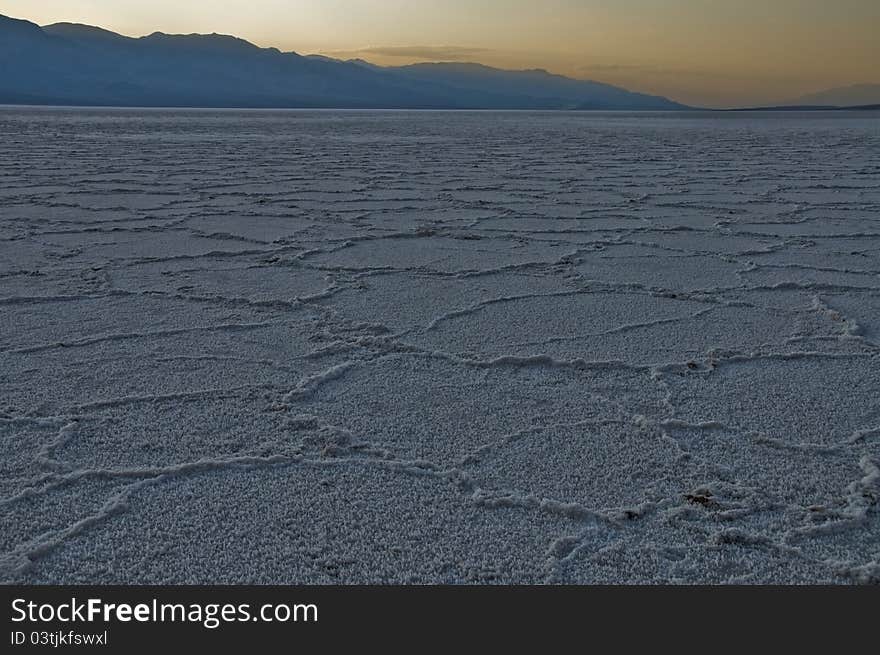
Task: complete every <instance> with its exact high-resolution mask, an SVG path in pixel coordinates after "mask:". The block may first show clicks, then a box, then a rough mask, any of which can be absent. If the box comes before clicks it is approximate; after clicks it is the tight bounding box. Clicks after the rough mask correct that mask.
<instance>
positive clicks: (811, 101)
mask: <svg viewBox="0 0 880 655" xmlns="http://www.w3.org/2000/svg"><path fill="white" fill-rule="evenodd" d="M786 104H797V105H817V106H823V105H824V106H834V107H857V106H868V105H878V104H880V84H855V85H853V86H844V87H838V88H836V89H827V90H825V91H820V92H818V93H811V94H809V95H805V96H802V97H800V98H797V99H796V100H794V101H792V102H791V103H786Z"/></svg>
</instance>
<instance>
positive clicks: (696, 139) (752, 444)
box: [0, 109, 880, 583]
mask: <svg viewBox="0 0 880 655" xmlns="http://www.w3.org/2000/svg"><path fill="white" fill-rule="evenodd" d="M791 120H793V119H786V118H783V117H775V116H774V117H768V116H755V115H724V116H713V117H706V116H701V115H695V114H688V115H686V116H684V115H682V116H676V115H674V114H669V115H665V116H659V115H656V116H654V115H637V116H630V115H623V114H615V115H602V114H579V113H559V114H530V113H499V114H492V113H467V112H464V113H449V114H442V115H440V114H437V113H424V114H421V113H413V114H411V115H409V117H408V119H407V120H405V121H401V120H400V115H399V113H381V112H376V113H369V114H364V113H362V112H354V113H348V112H341V113H334V112H314V113H310V112H272V113H266V114H260V115H256V114H253V113H236V112H223V113H222V115H220V114H210V113H206V114H199V113H196V114H193V113H192V112H148V113H141V112H138V111H136V110H131V111H122V112H119V111H114V112H108V111H101V110H46V111H22V110H15V109H6V110H0V139H2V142H3V144H4V154H5V155H6V156H5V157H4V158H3V159H2V161H0V202H2V206H3V207H4V209H3V211H2V212H0V213H2V215H0V455H2V457H0V517H2V527H3V528H4V529H3V530H0V579H2V580H3V581H6V582H30V583H38V582H41V583H94V582H100V583H112V582H117V583H371V582H399V583H438V582H440V583H543V582H555V583H556V582H558V583H567V582H568V583H636V582H643V583H657V582H671V583H738V582H739V583H761V582H774V583H877V582H878V581H880V546H878V544H880V512H878V500H880V438H878V437H880V404H878V398H880V323H878V316H880V223H878V221H880V213H878V212H880V168H878V167H877V164H876V162H875V160H876V152H877V151H878V150H880V132H878V127H877V126H878V125H880V122H878V121H877V117H876V116H875V115H873V114H864V115H862V114H860V115H859V116H849V115H847V116H844V115H842V114H834V115H833V116H832V115H823V114H811V115H810V116H809V117H801V118H798V119H797V120H796V122H795V123H792V122H789V121H791ZM46 134H69V135H72V136H75V137H76V138H75V142H74V141H73V140H71V139H66V138H55V139H48V140H47V139H45V138H44V135H46ZM230 134H237V135H239V136H238V137H237V138H231V137H230V136H229V135H230ZM132 139H137V142H138V144H139V148H138V149H136V150H135V151H132V149H131V143H132ZM72 143H75V146H76V147H75V148H74V147H72V145H71V144H72ZM422 144H431V147H430V148H428V149H426V148H425V147H424V146H423V145H422ZM753 146H754V147H753ZM169 153H173V158H172V161H173V165H172V164H169ZM792 162H795V163H794V164H793V163H792ZM831 180H834V182H833V183H832V182H830V181H831Z"/></svg>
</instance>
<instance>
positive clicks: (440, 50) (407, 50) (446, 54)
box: [357, 45, 489, 61]
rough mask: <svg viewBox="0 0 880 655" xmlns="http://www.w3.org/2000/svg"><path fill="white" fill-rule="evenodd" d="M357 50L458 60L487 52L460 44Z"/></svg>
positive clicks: (381, 55) (409, 57) (414, 57)
mask: <svg viewBox="0 0 880 655" xmlns="http://www.w3.org/2000/svg"><path fill="white" fill-rule="evenodd" d="M357 52H359V53H361V54H364V55H377V56H380V57H401V58H407V59H431V60H435V61H436V60H458V59H466V58H468V57H474V56H477V55H481V54H484V53H486V52H489V49H488V48H464V47H461V46H450V45H442V46H430V45H411V46H377V47H370V48H361V49H360V50H357Z"/></svg>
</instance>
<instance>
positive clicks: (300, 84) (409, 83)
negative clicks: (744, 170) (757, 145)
mask: <svg viewBox="0 0 880 655" xmlns="http://www.w3.org/2000/svg"><path fill="white" fill-rule="evenodd" d="M0 103H4V104H42V105H97V106H129V107H130V106H139V107H158V106H161V107H241V108H288V107H290V108H293V107H304V108H309V107H311V108H319V107H321V108H437V109H625V110H676V109H686V108H687V107H685V106H684V105H681V104H679V103H676V102H673V101H672V100H669V99H667V98H663V97H658V96H652V95H646V94H642V93H634V92H631V91H628V90H626V89H622V88H619V87H615V86H612V85H609V84H602V83H599V82H592V81H586V80H576V79H572V78H568V77H564V76H561V75H554V74H551V73H548V72H547V71H544V70H523V71H509V70H501V69H497V68H491V67H488V66H483V65H480V64H463V63H430V64H413V65H409V66H399V67H381V66H375V65H372V64H369V63H367V62H364V61H361V60H348V61H341V60H336V59H332V58H329V57H323V56H316V55H311V56H303V55H300V54H297V53H295V52H282V51H280V50H278V49H276V48H260V47H258V46H256V45H254V44H252V43H249V42H247V41H244V40H242V39H239V38H236V37H233V36H225V35H220V34H207V35H205V34H188V35H175V34H163V33H161V32H156V33H153V34H150V35H149V36H144V37H139V38H132V37H127V36H123V35H120V34H116V33H114V32H110V31H108V30H104V29H101V28H98V27H91V26H88V25H79V24H73V23H57V24H54V25H48V26H45V27H40V26H39V25H36V24H34V23H31V22H28V21H24V20H17V19H13V18H7V17H4V16H0Z"/></svg>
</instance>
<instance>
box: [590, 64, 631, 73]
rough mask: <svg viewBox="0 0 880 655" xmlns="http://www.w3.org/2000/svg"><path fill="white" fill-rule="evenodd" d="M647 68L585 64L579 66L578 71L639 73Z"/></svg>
mask: <svg viewBox="0 0 880 655" xmlns="http://www.w3.org/2000/svg"><path fill="white" fill-rule="evenodd" d="M647 68H648V67H647V66H642V65H640V64H587V65H585V66H581V67H580V68H579V69H578V70H580V71H582V72H585V73H587V72H591V71H599V72H602V73H607V72H612V73H617V72H621V71H640V70H646V69H647Z"/></svg>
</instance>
